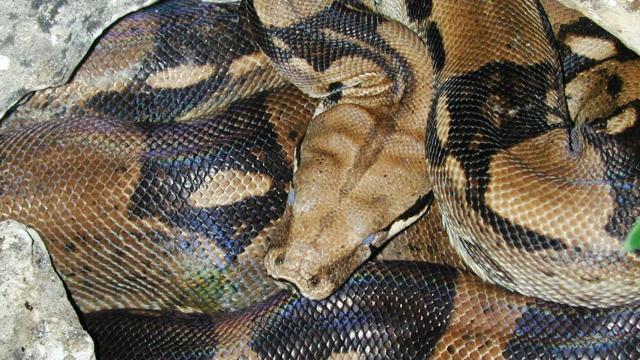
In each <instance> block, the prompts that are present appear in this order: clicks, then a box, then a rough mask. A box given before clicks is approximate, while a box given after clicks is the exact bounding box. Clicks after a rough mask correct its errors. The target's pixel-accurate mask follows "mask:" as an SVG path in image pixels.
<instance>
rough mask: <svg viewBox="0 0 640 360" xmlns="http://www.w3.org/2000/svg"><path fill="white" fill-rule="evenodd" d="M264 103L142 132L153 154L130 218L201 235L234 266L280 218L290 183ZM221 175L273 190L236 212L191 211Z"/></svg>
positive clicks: (241, 104)
mask: <svg viewBox="0 0 640 360" xmlns="http://www.w3.org/2000/svg"><path fill="white" fill-rule="evenodd" d="M266 96H267V94H265V93H262V94H257V95H255V96H252V97H249V98H246V99H243V100H241V101H237V102H235V103H233V104H232V105H231V106H229V108H228V109H227V111H226V112H225V113H219V114H217V115H216V116H214V117H213V118H211V119H201V120H198V121H192V122H190V123H188V124H183V123H180V124H139V125H138V129H139V130H140V131H142V132H143V133H144V134H145V138H146V139H147V140H146V142H147V147H148V150H147V152H146V153H145V154H144V155H142V157H141V159H140V162H141V163H142V166H141V174H142V175H141V177H140V180H139V182H138V184H137V186H136V187H135V190H134V193H133V195H132V196H131V203H130V204H129V213H130V216H135V217H138V218H149V217H157V218H159V219H160V220H161V221H163V222H165V223H167V224H169V225H171V226H172V227H176V228H180V229H183V230H185V231H186V233H192V234H193V233H195V234H202V235H204V236H205V237H206V238H208V239H210V240H212V241H214V242H215V243H216V244H217V245H218V246H219V247H220V248H222V249H224V250H225V251H226V253H227V258H228V260H230V261H233V260H235V257H236V256H237V255H239V254H240V253H242V252H243V251H244V249H245V247H246V246H248V245H249V244H250V243H251V241H252V240H253V239H254V238H255V237H256V236H257V235H258V234H259V233H260V232H261V231H262V230H263V229H264V228H265V227H266V226H267V225H270V224H271V223H272V222H273V221H275V220H276V219H278V218H279V217H280V216H281V215H282V213H283V212H284V208H285V205H286V197H287V193H286V189H285V186H286V184H288V183H289V182H290V181H291V176H292V174H291V169H290V168H289V167H288V164H287V162H286V161H285V159H284V152H283V149H282V147H281V145H280V144H279V143H278V136H277V134H276V133H275V132H274V129H273V125H272V124H271V122H270V121H269V119H270V116H271V115H270V114H269V113H268V109H267V106H266V103H265V101H266ZM216 171H239V172H251V173H260V174H265V175H267V176H269V177H270V178H271V179H272V184H273V185H272V187H271V189H270V190H269V191H268V192H267V193H266V194H265V195H263V196H256V197H249V198H246V199H243V200H240V201H237V202H235V203H233V204H229V205H223V206H214V207H195V206H191V205H190V203H189V197H190V196H191V195H192V194H193V193H194V192H195V191H198V189H199V188H200V186H201V185H202V184H203V182H204V181H205V179H206V178H207V176H209V174H211V173H212V172H216ZM239 229H242V230H239ZM179 240H180V239H173V241H174V242H177V241H179ZM187 240H188V239H187ZM176 244H178V243H176Z"/></svg>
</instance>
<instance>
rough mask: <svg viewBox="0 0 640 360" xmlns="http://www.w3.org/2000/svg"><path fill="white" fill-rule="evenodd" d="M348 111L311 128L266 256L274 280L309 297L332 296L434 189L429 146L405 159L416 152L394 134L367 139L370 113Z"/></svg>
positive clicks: (323, 119) (303, 144)
mask: <svg viewBox="0 0 640 360" xmlns="http://www.w3.org/2000/svg"><path fill="white" fill-rule="evenodd" d="M334 109H336V108H334ZM342 109H343V110H345V112H347V114H346V115H345V116H343V117H340V115H341V114H340V113H337V114H336V112H339V110H340V108H339V107H338V108H337V110H331V111H330V113H331V115H333V116H331V117H327V116H323V117H322V118H320V119H319V120H318V118H316V119H314V121H313V122H312V124H311V125H310V126H309V128H308V130H307V134H306V136H305V140H304V141H303V143H302V145H301V148H300V150H299V151H298V155H300V158H299V161H298V162H299V165H300V166H297V167H296V168H297V170H296V171H295V174H294V181H293V184H294V188H295V190H294V191H292V192H290V193H289V199H288V201H287V203H288V204H287V208H286V210H285V214H284V216H283V218H282V219H286V220H283V221H281V225H280V226H278V227H279V230H278V231H275V232H274V233H273V235H272V236H271V241H270V243H269V244H268V245H267V246H268V250H267V255H266V257H265V267H266V270H267V272H268V273H269V275H271V276H272V277H274V278H276V279H279V280H284V281H287V282H289V283H291V284H293V285H295V287H296V288H297V289H298V290H299V291H300V293H301V294H302V295H304V296H306V297H308V298H311V299H323V298H326V297H328V296H329V295H331V293H332V292H334V291H335V290H336V289H337V288H338V287H340V286H341V285H342V284H343V283H344V282H346V281H347V279H348V278H349V276H351V274H353V272H354V271H355V270H356V269H357V268H358V267H359V266H360V265H361V264H362V263H364V262H365V261H366V260H367V259H368V258H369V257H370V255H371V253H372V247H376V246H380V245H381V244H382V243H384V241H385V240H386V239H388V238H389V237H390V236H392V235H393V234H394V233H395V232H397V231H398V230H399V229H401V228H404V227H405V226H407V225H409V224H410V223H411V222H412V221H413V220H415V219H416V218H417V217H413V216H410V217H408V218H403V217H402V215H403V214H405V213H406V211H407V209H411V208H413V206H412V205H414V204H416V201H417V200H419V199H420V197H421V196H422V195H423V194H426V193H428V192H429V191H428V189H429V184H428V183H427V180H426V179H427V176H426V162H425V161H424V149H423V148H419V147H416V151H415V152H414V153H412V154H406V151H405V149H407V148H410V147H409V146H404V145H403V144H402V143H400V144H399V143H398V142H397V141H394V140H395V138H393V137H392V136H390V135H389V136H381V138H382V139H383V140H384V141H381V142H380V143H378V142H377V140H376V141H369V140H368V139H367V138H366V136H365V135H366V134H360V133H359V132H363V130H364V132H369V130H371V131H375V129H373V130H372V129H370V128H366V127H364V126H363V123H366V122H367V116H368V114H363V113H364V111H360V112H359V113H358V112H357V111H358V109H353V108H342ZM324 114H326V113H324ZM354 114H355V115H356V116H355V117H354ZM357 115H361V116H357ZM341 119H345V122H346V123H347V124H346V125H344V123H340V120H341ZM387 146H388V147H389V148H387ZM396 149H397V151H403V153H401V154H398V153H397V152H395V151H396ZM398 224H400V226H397V225H398Z"/></svg>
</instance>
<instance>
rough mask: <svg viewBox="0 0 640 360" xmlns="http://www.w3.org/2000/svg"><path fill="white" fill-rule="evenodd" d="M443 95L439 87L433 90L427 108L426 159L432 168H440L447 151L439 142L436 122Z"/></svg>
mask: <svg viewBox="0 0 640 360" xmlns="http://www.w3.org/2000/svg"><path fill="white" fill-rule="evenodd" d="M442 96H445V95H444V91H443V89H442V87H441V86H438V87H436V88H435V91H434V94H433V98H432V99H431V105H430V107H429V115H428V117H427V136H426V146H425V147H426V151H427V158H428V159H429V162H430V163H431V165H433V166H438V167H439V166H442V164H444V159H445V158H446V157H447V155H448V153H449V152H448V149H447V148H446V147H445V144H443V143H441V142H440V138H439V137H438V132H437V131H436V129H437V121H438V116H440V114H438V102H439V101H440V98H441V97H442Z"/></svg>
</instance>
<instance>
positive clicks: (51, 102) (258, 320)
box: [0, 0, 640, 359]
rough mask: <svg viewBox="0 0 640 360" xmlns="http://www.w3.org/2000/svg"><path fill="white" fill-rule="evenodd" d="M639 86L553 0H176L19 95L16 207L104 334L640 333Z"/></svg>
mask: <svg viewBox="0 0 640 360" xmlns="http://www.w3.org/2000/svg"><path fill="white" fill-rule="evenodd" d="M547 15H548V17H547ZM639 96H640V61H639V60H638V57H637V55H635V54H633V53H631V52H630V51H629V50H627V49H626V48H625V47H624V46H623V45H622V44H620V43H619V42H618V41H617V40H616V39H614V38H613V37H611V36H610V35H608V34H606V33H605V32H604V31H602V30H601V29H600V28H598V27H597V26H595V25H594V24H593V23H591V22H590V21H589V20H587V19H585V18H582V17H580V16H578V15H577V14H576V13H574V12H572V11H569V10H567V9H564V8H562V7H561V6H560V5H558V4H556V3H553V2H543V4H539V3H537V2H536V1H527V0H506V1H484V2H477V1H468V0H460V1H422V2H420V1H409V0H389V1H387V0H385V1H368V0H362V1H359V0H344V1H331V0H317V1H302V0H290V1H272V2H267V1H264V2H263V1H258V0H254V1H247V2H243V3H241V4H236V3H229V4H214V3H206V2H199V1H195V0H193V1H187V0H183V1H167V2H164V3H161V4H159V5H156V6H153V7H150V8H149V9H145V10H143V11H141V12H139V13H135V14H132V15H130V16H128V17H126V18H125V19H123V20H121V21H120V22H118V23H117V24H116V25H114V26H113V27H112V28H111V29H109V31H108V32H107V33H106V34H105V35H104V36H103V37H102V38H101V40H100V41H99V42H98V43H97V45H96V46H95V48H94V49H93V50H92V53H91V54H90V55H89V56H88V57H87V59H85V61H84V62H83V64H82V65H81V66H80V67H79V68H78V70H77V71H76V73H75V75H74V77H73V79H72V81H70V82H69V84H67V85H65V86H62V87H58V88H55V89H50V90H45V91H42V92H39V93H36V94H34V95H33V96H32V97H31V98H30V99H29V100H28V101H27V102H26V103H25V104H23V105H21V106H20V107H18V108H17V109H16V110H15V111H14V112H13V113H12V114H11V115H10V116H9V118H8V119H6V121H5V124H6V125H5V128H4V129H3V130H2V132H0V218H2V219H5V218H12V219H16V220H19V221H22V222H24V223H27V224H29V225H30V226H32V227H34V228H35V229H36V230H38V231H39V232H40V234H41V235H42V236H43V238H44V240H45V242H46V244H47V247H48V249H49V251H50V253H51V256H52V258H53V262H54V265H55V266H56V269H57V270H58V272H59V273H60V275H61V276H62V277H63V280H64V281H65V284H66V286H67V288H68V289H69V292H70V294H71V296H72V298H73V300H74V302H75V304H76V305H77V306H78V308H79V310H80V311H81V312H82V314H83V321H84V322H85V325H86V326H87V328H88V329H89V331H90V333H91V334H92V335H93V336H94V339H95V341H96V343H97V350H98V354H99V357H100V358H135V359H138V358H312V359H330V358H358V359H360V358H393V359H404V358H406V359H415V358H452V357H457V358H551V357H555V358H629V359H632V358H638V357H640V307H639V306H638V305H639V303H638V300H637V299H638V295H640V283H639V282H640V280H639V279H640V277H639V276H638V275H639V273H640V259H639V258H638V254H637V251H636V252H635V253H634V252H627V251H626V250H624V249H623V246H622V242H623V241H624V238H625V236H626V235H627V233H628V232H629V230H630V229H631V227H632V225H633V224H634V222H635V220H636V218H637V217H639V215H640V193H639V189H640V183H639V180H638V179H639V174H640V164H639V160H638V159H640V158H639V157H638V154H639V150H640V149H639V148H638V145H637V144H638V142H637V140H636V139H637V137H636V136H637V135H639V129H640V127H639V126H638V120H639V119H640V100H639ZM294 170H295V171H294ZM389 239H390V240H389ZM372 256H373V257H375V259H373V260H367V259H368V258H369V257H372ZM354 272H355V273H354ZM269 275H271V277H273V278H277V279H279V281H282V283H283V284H285V286H288V287H289V288H290V289H289V291H287V290H281V287H280V286H278V283H276V282H274V281H273V280H271V277H269ZM287 284H291V285H293V286H290V285H287ZM294 287H295V289H296V290H292V289H291V288H294ZM296 292H300V293H302V295H305V296H300V295H297V294H296Z"/></svg>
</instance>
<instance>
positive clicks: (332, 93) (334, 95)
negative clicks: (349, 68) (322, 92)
mask: <svg viewBox="0 0 640 360" xmlns="http://www.w3.org/2000/svg"><path fill="white" fill-rule="evenodd" d="M328 90H329V95H328V96H327V100H329V101H332V102H334V103H337V102H338V101H340V99H342V83H341V82H334V83H331V84H329V88H328Z"/></svg>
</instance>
